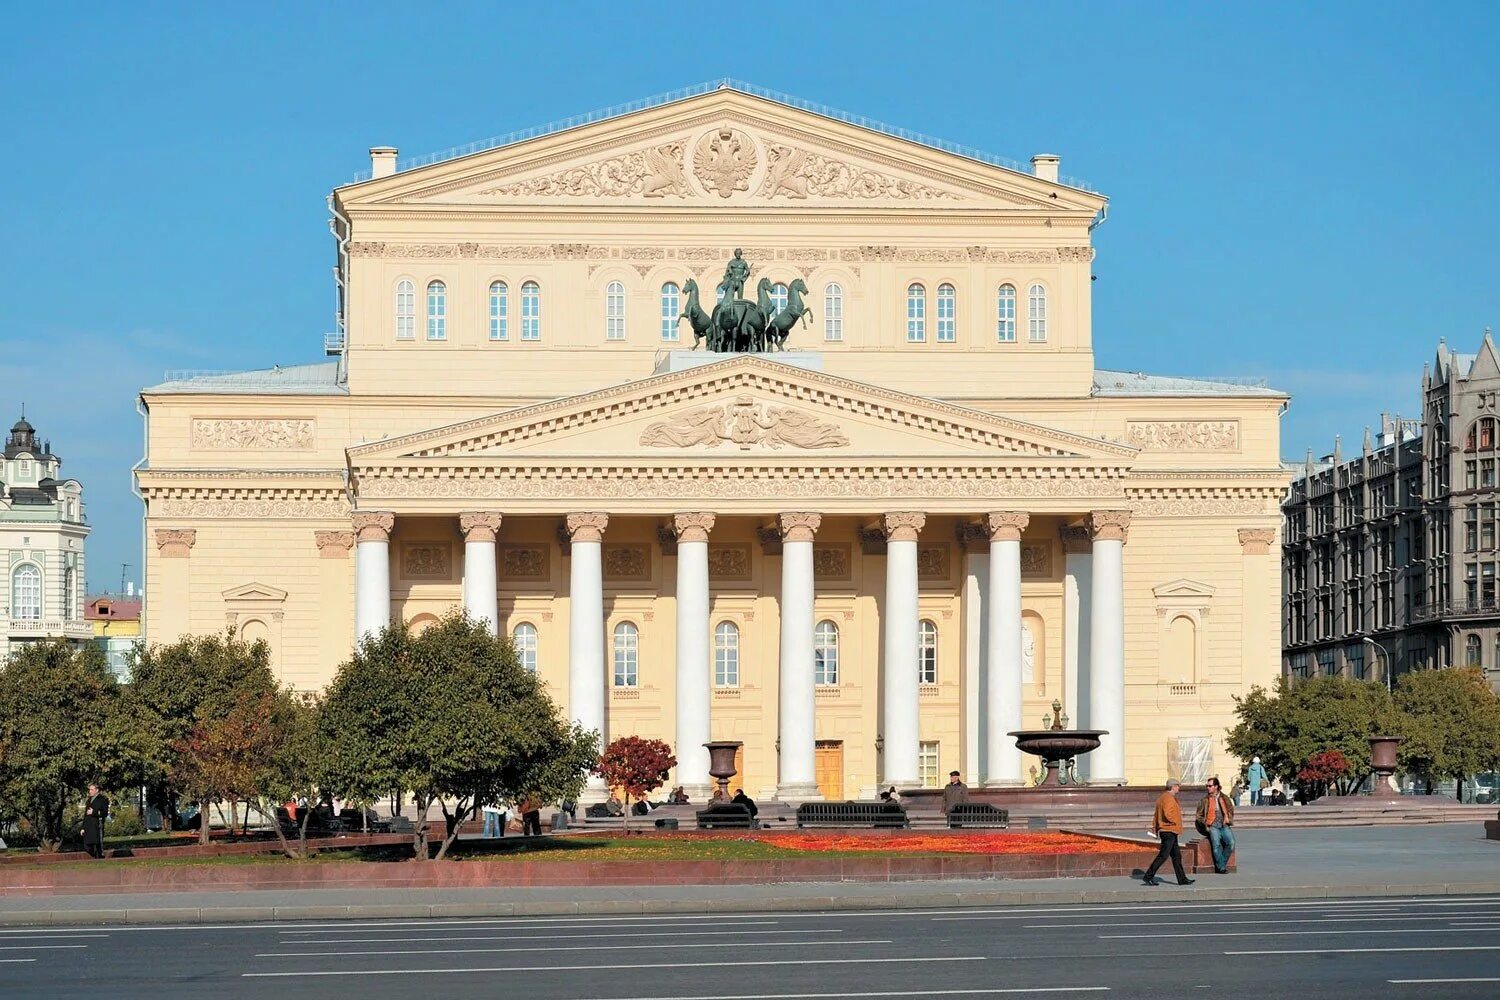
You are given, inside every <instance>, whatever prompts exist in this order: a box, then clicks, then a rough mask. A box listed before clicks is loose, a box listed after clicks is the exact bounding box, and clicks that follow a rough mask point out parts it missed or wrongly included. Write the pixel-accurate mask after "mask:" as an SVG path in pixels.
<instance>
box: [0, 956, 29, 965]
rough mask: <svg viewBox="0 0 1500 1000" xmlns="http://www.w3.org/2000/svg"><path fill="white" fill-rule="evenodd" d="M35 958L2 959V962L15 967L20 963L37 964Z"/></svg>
mask: <svg viewBox="0 0 1500 1000" xmlns="http://www.w3.org/2000/svg"><path fill="white" fill-rule="evenodd" d="M35 961H36V959H34V958H0V962H3V963H4V964H6V965H15V964H17V963H18V962H35Z"/></svg>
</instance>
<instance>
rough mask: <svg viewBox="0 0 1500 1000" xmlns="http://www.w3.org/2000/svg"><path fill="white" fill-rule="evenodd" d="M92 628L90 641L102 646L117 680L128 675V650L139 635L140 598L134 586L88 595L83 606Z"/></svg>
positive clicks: (124, 678) (138, 639)
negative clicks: (91, 639) (123, 591)
mask: <svg viewBox="0 0 1500 1000" xmlns="http://www.w3.org/2000/svg"><path fill="white" fill-rule="evenodd" d="M83 615H84V617H85V618H86V619H88V621H89V624H90V625H91V626H92V627H93V631H94V644H95V645H96V646H98V647H99V648H100V649H102V650H104V655H105V657H106V658H107V659H108V660H109V668H110V670H112V671H113V672H114V675H115V676H116V677H118V678H119V679H120V680H126V679H127V678H128V677H129V676H130V654H131V651H132V650H133V649H134V648H135V644H136V643H137V642H139V641H140V638H141V599H140V598H139V597H137V596H136V594H135V588H134V587H133V586H132V587H128V588H127V589H126V591H125V593H123V594H100V595H99V596H97V597H91V598H89V603H88V606H87V607H86V608H84V610H83Z"/></svg>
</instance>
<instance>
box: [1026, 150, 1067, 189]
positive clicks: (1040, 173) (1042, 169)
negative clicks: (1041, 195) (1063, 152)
mask: <svg viewBox="0 0 1500 1000" xmlns="http://www.w3.org/2000/svg"><path fill="white" fill-rule="evenodd" d="M1061 163H1062V157H1061V156H1054V155H1052V154H1051V153H1038V154H1036V155H1035V156H1033V157H1032V158H1031V172H1032V173H1033V174H1034V175H1036V176H1037V177H1038V178H1039V179H1041V180H1044V181H1051V182H1052V183H1054V184H1056V183H1057V168H1058V166H1059V165H1060V164H1061Z"/></svg>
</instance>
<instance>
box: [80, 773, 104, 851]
mask: <svg viewBox="0 0 1500 1000" xmlns="http://www.w3.org/2000/svg"><path fill="white" fill-rule="evenodd" d="M108 818H109V799H108V798H106V797H105V795H104V793H103V792H101V791H99V786H98V785H94V784H91V785H89V798H88V801H87V802H86V803H84V806H83V849H84V850H85V851H88V852H89V857H91V858H102V857H104V821H105V820H106V819H108Z"/></svg>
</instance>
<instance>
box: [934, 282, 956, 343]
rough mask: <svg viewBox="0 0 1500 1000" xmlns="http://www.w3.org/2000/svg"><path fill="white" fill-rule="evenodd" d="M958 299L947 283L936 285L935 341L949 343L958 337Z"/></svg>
mask: <svg viewBox="0 0 1500 1000" xmlns="http://www.w3.org/2000/svg"><path fill="white" fill-rule="evenodd" d="M957 312H958V300H957V295H956V293H955V292H954V291H953V286H952V285H949V284H946V283H945V284H941V285H938V294H937V341H938V343H939V344H951V343H953V342H954V341H956V340H957V339H958V317H957Z"/></svg>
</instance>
